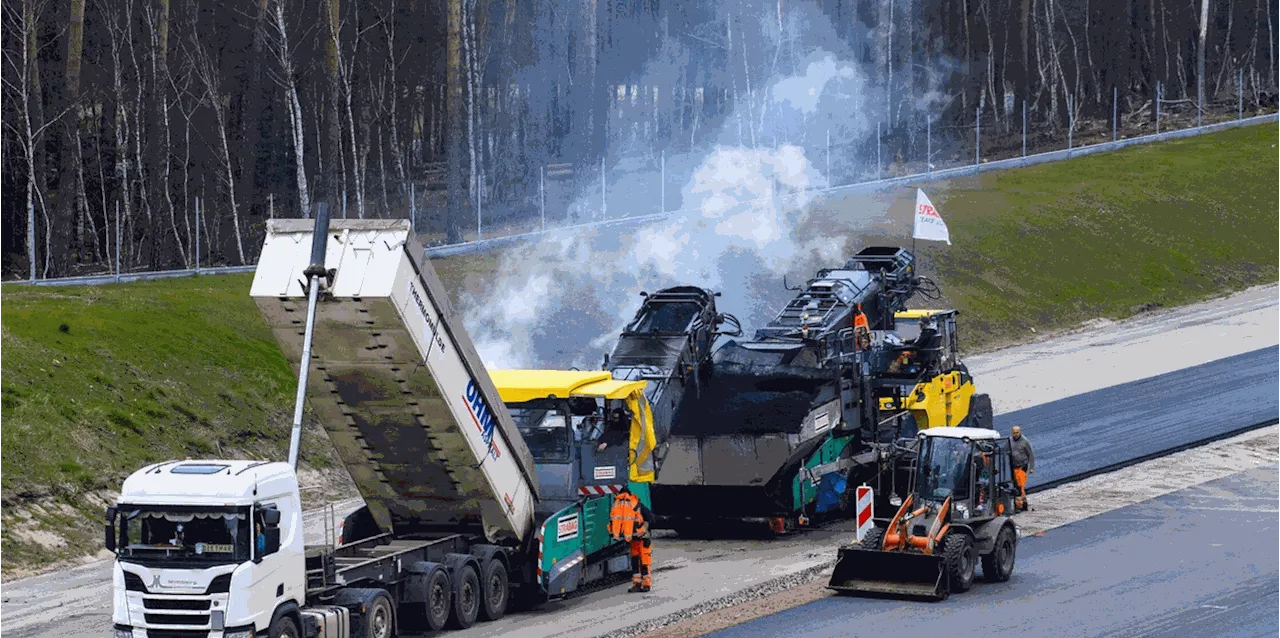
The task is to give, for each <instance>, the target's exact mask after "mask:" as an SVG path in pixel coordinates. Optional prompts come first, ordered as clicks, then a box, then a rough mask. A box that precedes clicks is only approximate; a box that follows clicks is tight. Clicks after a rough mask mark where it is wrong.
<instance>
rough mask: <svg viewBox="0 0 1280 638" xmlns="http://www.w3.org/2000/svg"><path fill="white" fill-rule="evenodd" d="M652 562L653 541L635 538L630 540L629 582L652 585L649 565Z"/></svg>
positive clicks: (644, 585) (646, 585)
mask: <svg viewBox="0 0 1280 638" xmlns="http://www.w3.org/2000/svg"><path fill="white" fill-rule="evenodd" d="M652 564H653V541H651V540H649V539H648V538H637V539H633V540H632V541H631V584H633V585H639V586H641V587H652V586H653V580H652V578H651V577H650V576H649V567H650V566H651V565H652Z"/></svg>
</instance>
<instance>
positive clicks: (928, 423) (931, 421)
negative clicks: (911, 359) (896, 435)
mask: <svg viewBox="0 0 1280 638" xmlns="http://www.w3.org/2000/svg"><path fill="white" fill-rule="evenodd" d="M975 391H976V390H975V388H974V386H973V381H963V382H962V381H961V379H960V372H958V371H953V372H948V373H946V374H940V375H938V376H936V377H934V378H932V379H929V380H928V381H925V382H922V383H918V384H916V387H915V388H914V389H912V390H911V394H910V395H907V396H905V397H903V404H904V405H903V406H902V407H903V408H905V409H907V410H910V411H911V416H914V417H915V418H916V426H917V427H918V428H919V429H921V430H925V429H928V428H936V427H945V426H955V425H959V424H960V423H961V422H962V421H964V419H965V417H967V416H969V405H970V401H969V400H970V399H971V398H972V397H973V395H974V392H975Z"/></svg>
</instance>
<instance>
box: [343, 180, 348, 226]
mask: <svg viewBox="0 0 1280 638" xmlns="http://www.w3.org/2000/svg"><path fill="white" fill-rule="evenodd" d="M342 218H343V219H346V218H347V187H346V186H343V187H342Z"/></svg>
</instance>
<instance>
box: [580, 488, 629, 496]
mask: <svg viewBox="0 0 1280 638" xmlns="http://www.w3.org/2000/svg"><path fill="white" fill-rule="evenodd" d="M621 493H622V486H621V485H582V486H580V487H578V495H579V496H604V495H606V494H621Z"/></svg>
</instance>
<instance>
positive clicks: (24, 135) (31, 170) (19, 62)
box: [4, 0, 72, 281]
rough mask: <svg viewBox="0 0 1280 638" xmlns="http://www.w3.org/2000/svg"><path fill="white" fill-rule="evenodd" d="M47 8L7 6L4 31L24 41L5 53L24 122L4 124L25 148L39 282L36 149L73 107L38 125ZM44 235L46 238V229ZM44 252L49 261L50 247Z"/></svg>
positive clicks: (34, 2)
mask: <svg viewBox="0 0 1280 638" xmlns="http://www.w3.org/2000/svg"><path fill="white" fill-rule="evenodd" d="M45 6H46V2H45V0H22V4H21V5H18V4H17V3H14V2H9V3H6V4H5V5H4V17H5V30H6V31H8V32H9V33H10V34H13V33H16V34H17V35H18V36H20V38H21V46H20V47H19V49H20V51H21V52H20V53H18V54H16V55H15V54H14V53H13V52H12V51H9V50H8V49H6V50H5V54H4V62H5V66H6V67H8V70H9V71H10V72H11V73H12V74H13V75H14V76H15V78H16V82H11V81H9V80H8V79H6V80H4V87H5V90H6V91H8V92H9V93H10V95H13V96H16V97H17V101H18V104H19V105H20V109H21V120H20V121H17V122H15V121H13V119H12V118H5V120H4V123H5V125H6V126H8V127H9V129H10V130H11V131H13V133H14V134H15V136H16V137H17V138H18V144H19V146H21V147H22V155H23V159H24V160H25V162H26V165H27V175H26V207H27V259H28V265H29V269H30V278H31V281H35V280H36V200H37V199H39V200H40V207H41V210H43V209H44V194H43V193H42V192H40V189H39V188H37V186H38V184H39V182H38V181H37V175H36V173H37V171H36V166H37V164H36V148H37V147H38V145H39V144H40V143H41V140H42V138H43V137H44V132H45V131H46V130H47V129H48V128H49V127H50V126H52V125H54V124H56V123H58V122H59V121H60V120H61V119H62V116H63V115H66V114H67V112H69V111H70V110H71V108H72V107H71V106H68V107H66V108H64V109H63V110H62V112H61V113H58V114H57V115H55V116H54V117H52V118H49V119H48V120H47V121H45V122H43V123H39V117H38V115H37V112H38V110H39V108H40V106H39V102H40V99H41V97H40V84H39V82H40V80H39V67H38V66H37V59H38V55H39V51H40V49H41V48H42V47H39V46H38V45H37V41H36V30H37V29H38V28H39V22H40V18H41V16H42V14H43V13H44V9H45ZM44 218H45V225H46V229H47V228H48V224H49V216H48V213H47V212H46V213H45V214H44ZM45 234H46V237H47V235H48V231H47V230H46V233H45ZM45 250H46V259H47V258H48V257H47V253H48V246H47V245H46V247H45Z"/></svg>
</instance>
